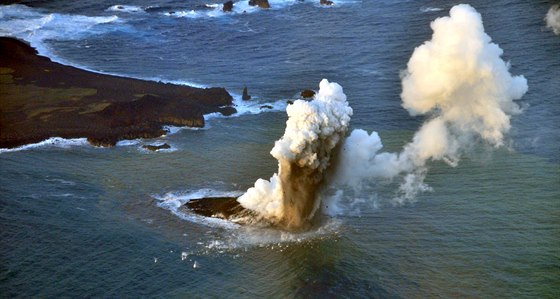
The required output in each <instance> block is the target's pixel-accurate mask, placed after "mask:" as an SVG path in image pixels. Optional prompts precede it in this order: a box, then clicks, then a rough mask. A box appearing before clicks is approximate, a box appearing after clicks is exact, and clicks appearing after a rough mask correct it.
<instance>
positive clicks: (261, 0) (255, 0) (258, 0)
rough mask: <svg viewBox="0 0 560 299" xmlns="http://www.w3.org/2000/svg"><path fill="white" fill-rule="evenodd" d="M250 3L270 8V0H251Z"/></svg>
mask: <svg viewBox="0 0 560 299" xmlns="http://www.w3.org/2000/svg"><path fill="white" fill-rule="evenodd" d="M249 5H251V6H258V7H260V8H270V4H269V3H268V0H249Z"/></svg>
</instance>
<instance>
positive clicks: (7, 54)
mask: <svg viewBox="0 0 560 299" xmlns="http://www.w3.org/2000/svg"><path fill="white" fill-rule="evenodd" d="M232 100H233V99H232V97H231V95H230V94H229V93H228V92H227V91H226V90H225V89H224V88H216V87H214V88H194V87H190V86H183V85H174V84H168V83H161V82H154V81H146V80H139V79H132V78H125V77H119V76H112V75H104V74H99V73H94V72H89V71H85V70H81V69H77V68H74V67H71V66H66V65H62V64H59V63H55V62H52V61H51V60H50V59H49V58H47V57H43V56H39V55H38V54H37V51H36V50H35V49H33V48H32V47H30V46H29V45H28V44H27V43H25V42H22V41H20V40H17V39H14V38H8V37H0V148H12V147H17V146H21V145H24V144H29V143H36V142H40V141H43V140H45V139H48V138H50V137H63V138H83V137H85V138H87V139H88V141H89V142H90V143H91V144H93V145H96V146H113V145H115V143H116V142H118V141H119V140H123V139H136V138H154V137H159V136H161V135H162V134H164V133H165V132H164V131H163V129H162V127H163V126H164V125H173V126H191V127H203V126H204V114H207V113H212V112H221V113H223V114H226V115H229V114H231V113H233V112H234V111H235V109H234V108H233V107H231V106H232Z"/></svg>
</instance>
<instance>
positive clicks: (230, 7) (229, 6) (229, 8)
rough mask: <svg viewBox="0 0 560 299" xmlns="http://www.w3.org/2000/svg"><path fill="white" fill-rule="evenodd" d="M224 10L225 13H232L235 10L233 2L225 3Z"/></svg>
mask: <svg viewBox="0 0 560 299" xmlns="http://www.w3.org/2000/svg"><path fill="white" fill-rule="evenodd" d="M222 10H223V11H224V12H230V11H232V10H233V1H227V2H225V3H224V6H223V7H222Z"/></svg>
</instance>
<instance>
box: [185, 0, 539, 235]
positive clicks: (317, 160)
mask: <svg viewBox="0 0 560 299" xmlns="http://www.w3.org/2000/svg"><path fill="white" fill-rule="evenodd" d="M431 27H432V30H433V35H432V38H431V40H429V41H426V42H425V43H424V44H422V45H421V46H419V47H417V48H416V49H415V50H414V52H413V54H412V56H411V58H410V60H409V61H408V65H407V69H406V70H405V71H403V72H402V74H401V82H402V93H401V99H402V106H403V107H404V108H405V109H406V110H408V112H409V113H410V114H411V115H412V116H417V115H424V116H426V119H427V120H426V121H425V123H424V124H423V125H422V126H421V127H420V129H419V130H418V131H417V132H416V133H415V134H414V137H413V138H412V141H411V142H409V143H408V144H406V145H405V146H404V147H403V149H402V151H401V152H399V153H388V152H381V150H382V148H383V144H382V142H381V139H380V138H379V135H378V134H377V133H376V132H372V133H368V132H366V131H364V130H361V129H356V130H354V131H352V133H351V134H350V136H348V137H347V138H345V135H346V133H347V129H348V125H349V122H350V117H351V116H352V108H350V106H348V102H347V101H346V95H345V94H344V93H343V91H342V87H341V86H340V85H338V84H337V83H329V82H328V81H327V80H326V79H323V81H321V83H320V89H319V92H318V93H317V94H316V95H315V98H314V99H313V100H312V101H310V102H306V101H303V100H297V101H295V102H294V103H293V104H292V105H289V106H288V107H287V109H286V110H287V113H288V121H287V122H286V130H285V132H284V136H282V138H280V139H279V140H278V141H276V143H275V145H274V148H273V149H272V151H271V154H272V156H274V157H275V158H276V159H277V160H278V173H275V174H274V175H273V176H272V177H271V178H270V180H263V179H259V180H257V181H256V182H255V185H254V187H252V188H250V189H249V190H247V192H246V193H245V194H243V195H242V196H240V197H239V198H237V202H235V201H234V203H235V204H236V205H237V206H235V205H232V203H231V201H228V200H227V199H226V200H224V201H222V202H223V203H224V206H226V207H227V209H222V210H227V213H226V214H228V215H230V214H231V215H234V216H235V215H242V214H244V215H250V217H251V218H257V219H262V220H265V221H266V222H269V223H272V224H274V225H278V226H280V227H282V228H284V229H288V230H297V229H305V228H306V227H307V226H308V225H309V224H310V220H311V219H312V218H313V216H314V214H315V213H316V211H317V210H318V208H319V207H320V204H321V199H320V194H319V193H320V191H321V190H323V187H325V186H326V185H330V186H331V187H335V188H337V187H339V186H342V185H347V186H352V187H356V188H355V189H359V186H360V185H362V184H364V183H365V184H369V183H371V181H376V180H380V179H393V178H401V179H402V183H401V185H400V188H399V195H398V196H397V197H396V199H397V202H404V201H405V200H410V199H413V198H414V197H415V195H416V194H417V193H418V192H419V191H422V190H426V189H428V187H427V186H426V185H425V184H424V178H425V176H426V174H427V172H428V166H427V162H428V161H430V160H442V161H445V162H446V163H447V164H449V165H451V166H455V165H457V163H458V162H459V159H460V157H461V155H462V154H463V153H465V152H466V151H467V150H468V148H469V146H470V145H471V144H475V143H486V144H489V145H491V146H493V147H500V146H503V144H504V135H505V134H506V133H507V132H508V131H509V130H510V127H511V125H510V118H511V116H512V115H514V114H517V113H520V112H521V109H520V108H519V106H518V104H517V103H515V102H514V101H515V100H517V99H520V98H521V97H522V96H523V95H524V94H525V93H526V92H527V89H528V86H527V80H526V79H525V78H524V77H523V76H512V75H511V74H510V73H509V68H510V65H509V63H507V62H505V61H503V60H502V59H501V55H502V54H503V50H502V49H501V48H500V47H499V46H498V45H497V44H495V43H492V40H491V38H490V36H488V35H487V34H486V33H485V32H484V26H483V24H482V18H481V15H480V14H479V13H478V12H477V11H476V10H475V9H474V8H472V7H471V6H469V5H464V4H461V5H457V6H454V7H453V8H452V9H451V10H450V15H449V16H448V17H442V18H438V19H436V20H435V21H433V22H432V24H431ZM327 174H328V175H327ZM327 183H328V184H327ZM239 204H240V205H241V206H239ZM192 206H193V207H194V208H195V209H196V208H197V207H199V208H200V210H201V211H203V210H204V211H207V212H209V214H212V213H214V212H213V211H212V210H213V209H207V208H205V203H204V202H196V203H193V204H192ZM240 210H242V211H240ZM222 215H223V214H222ZM224 218H230V217H229V216H225V217H224Z"/></svg>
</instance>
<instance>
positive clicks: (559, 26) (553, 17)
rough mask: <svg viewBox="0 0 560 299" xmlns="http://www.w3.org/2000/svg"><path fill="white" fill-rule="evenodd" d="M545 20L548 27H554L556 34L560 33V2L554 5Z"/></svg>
mask: <svg viewBox="0 0 560 299" xmlns="http://www.w3.org/2000/svg"><path fill="white" fill-rule="evenodd" d="M544 20H545V21H546V27H548V28H550V29H552V31H553V32H554V34H556V35H560V4H556V5H552V6H551V7H550V9H549V10H548V12H547V13H546V17H545V18H544Z"/></svg>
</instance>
